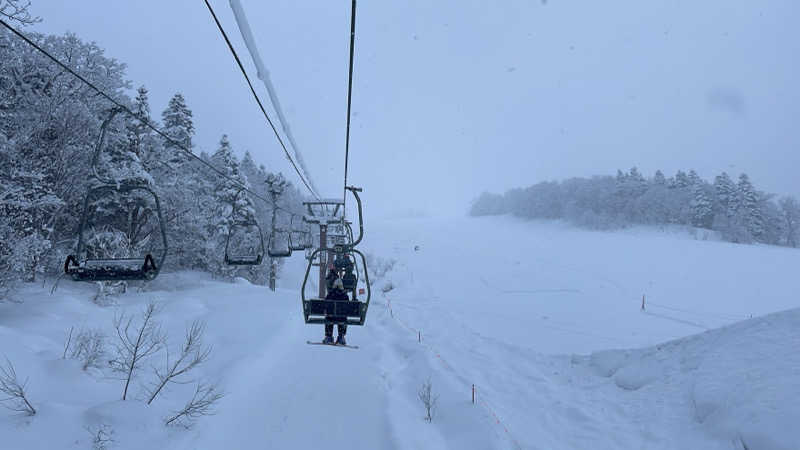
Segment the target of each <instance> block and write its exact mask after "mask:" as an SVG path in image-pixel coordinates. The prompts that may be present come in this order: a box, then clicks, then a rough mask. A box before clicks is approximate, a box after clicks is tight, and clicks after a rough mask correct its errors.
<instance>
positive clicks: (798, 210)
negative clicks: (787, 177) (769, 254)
mask: <svg viewBox="0 0 800 450" xmlns="http://www.w3.org/2000/svg"><path fill="white" fill-rule="evenodd" d="M779 204H780V207H781V216H782V218H783V223H784V225H783V232H784V236H783V239H784V242H785V243H786V245H788V246H790V247H795V248H796V247H797V242H798V232H799V231H800V203H798V201H797V199H795V198H794V197H783V198H781V199H780V202H779Z"/></svg>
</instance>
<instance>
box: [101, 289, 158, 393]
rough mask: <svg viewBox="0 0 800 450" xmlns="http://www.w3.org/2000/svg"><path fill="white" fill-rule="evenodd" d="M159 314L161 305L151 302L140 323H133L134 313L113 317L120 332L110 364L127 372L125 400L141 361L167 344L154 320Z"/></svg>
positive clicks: (115, 327)
mask: <svg viewBox="0 0 800 450" xmlns="http://www.w3.org/2000/svg"><path fill="white" fill-rule="evenodd" d="M157 313H158V307H157V306H156V304H155V303H153V302H151V303H149V304H148V305H147V308H146V309H145V310H144V312H143V313H142V315H141V318H140V321H139V322H140V323H139V324H138V326H133V316H126V315H125V313H122V314H120V315H119V316H115V317H114V329H115V330H116V333H117V343H116V344H115V345H114V349H115V354H116V355H115V357H114V359H112V360H111V361H110V364H111V367H112V368H113V369H114V370H116V371H118V372H122V373H124V374H125V389H124V390H123V391H122V399H123V400H125V399H126V398H127V396H128V387H129V386H130V383H131V379H133V376H134V374H135V372H136V370H137V369H138V368H139V367H140V366H141V364H142V361H143V360H145V359H146V358H148V357H149V356H151V355H153V354H154V353H156V352H158V351H159V350H161V348H162V347H163V346H164V342H165V337H164V334H163V333H162V331H161V326H160V325H159V324H158V323H157V322H155V320H154V317H155V315H156V314H157ZM131 327H133V329H132V328H131Z"/></svg>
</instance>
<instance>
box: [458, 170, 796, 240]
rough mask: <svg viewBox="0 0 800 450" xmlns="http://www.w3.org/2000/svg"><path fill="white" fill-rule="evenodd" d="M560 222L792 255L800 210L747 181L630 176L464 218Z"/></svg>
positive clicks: (591, 181) (482, 209) (542, 191)
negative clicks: (687, 231)
mask: <svg viewBox="0 0 800 450" xmlns="http://www.w3.org/2000/svg"><path fill="white" fill-rule="evenodd" d="M499 214H513V215H515V216H518V217H524V218H530V219H561V220H566V221H568V222H570V223H572V224H575V225H578V226H582V227H586V228H591V229H613V228H622V227H626V226H629V225H634V224H645V225H666V224H678V225H686V226H691V227H697V228H702V229H708V230H714V231H717V232H719V235H720V236H721V237H722V238H723V239H724V240H727V241H730V242H737V243H764V244H772V245H783V246H789V247H797V244H798V241H799V240H800V236H798V228H800V226H799V224H800V203H798V201H797V199H795V198H794V197H791V196H784V197H781V198H777V197H776V196H775V195H773V194H768V193H765V192H763V191H760V190H758V189H756V188H755V186H754V185H753V183H752V182H751V181H750V177H748V176H747V174H745V173H742V174H740V175H739V176H738V178H736V179H733V178H732V177H731V176H730V175H728V174H727V173H726V172H722V173H721V174H719V175H717V176H716V177H715V178H714V179H713V181H706V180H703V179H702V178H700V177H699V176H698V175H697V173H696V172H695V171H694V170H690V171H689V172H688V173H687V172H684V171H682V170H679V171H678V172H677V173H676V174H675V175H674V176H672V177H669V178H667V177H665V176H664V174H663V173H662V172H661V171H660V170H657V171H656V172H655V174H654V175H653V176H652V177H649V178H646V177H645V176H643V175H642V174H641V173H640V172H639V170H638V169H637V168H635V167H634V168H632V169H630V170H629V171H627V172H623V171H621V170H618V171H617V174H616V176H595V177H591V178H571V179H568V180H565V181H561V182H559V181H548V182H541V183H538V184H535V185H533V186H530V187H527V188H522V189H511V190H509V191H507V192H506V193H505V194H502V195H499V194H492V193H489V192H484V193H482V194H481V195H480V196H479V197H478V198H477V199H476V200H474V201H473V203H472V206H471V209H470V215H472V216H487V215H499Z"/></svg>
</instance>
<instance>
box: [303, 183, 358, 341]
mask: <svg viewBox="0 0 800 450" xmlns="http://www.w3.org/2000/svg"><path fill="white" fill-rule="evenodd" d="M347 190H348V191H350V192H352V193H353V196H354V197H355V199H356V203H357V205H358V223H359V235H358V239H356V240H353V239H352V238H351V239H348V242H347V243H346V244H343V245H336V246H334V247H333V248H332V249H330V248H319V249H316V250H314V251H313V252H312V253H311V256H310V258H309V261H308V265H307V266H306V274H305V277H304V278H303V285H302V287H301V289H300V296H301V300H302V302H303V318H304V319H305V322H306V323H309V324H326V325H327V324H340V325H364V322H365V321H366V318H367V310H368V308H369V302H370V298H371V297H372V290H371V287H370V282H369V274H368V273H367V259H366V257H365V256H364V254H363V253H361V252H360V251H359V250H358V249H356V248H355V246H356V245H358V244H359V243H360V242H361V239H362V238H363V237H364V220H363V217H362V207H361V198H360V197H359V196H358V192H361V189H360V188H355V187H350V186H348V187H347ZM339 202H341V201H339ZM309 209H310V208H309ZM341 220H344V219H343V218H342V219H341ZM328 251H331V252H333V254H334V269H335V270H338V268H337V261H338V266H339V267H341V268H342V270H343V271H344V276H343V280H342V284H344V285H345V290H346V291H349V292H351V293H352V298H351V300H327V299H324V298H318V297H317V298H306V292H305V290H306V289H305V288H306V284H307V283H308V276H309V273H310V272H311V267H312V265H313V262H314V259H315V258H316V256H317V255H318V254H319V253H320V252H328ZM356 255H358V256H359V257H360V259H361V264H362V267H363V268H364V278H365V281H366V288H367V297H366V299H364V301H362V300H360V299H359V298H358V297H357V295H356V289H357V285H358V275H357V273H356V270H354V269H355V268H356V267H357V266H356V264H355V262H356V261H357V260H356V258H355V256H356ZM344 278H348V279H347V280H345V279H344Z"/></svg>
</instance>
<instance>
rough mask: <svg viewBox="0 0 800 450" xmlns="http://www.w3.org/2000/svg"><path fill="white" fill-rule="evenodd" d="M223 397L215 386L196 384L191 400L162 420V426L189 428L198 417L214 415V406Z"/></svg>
mask: <svg viewBox="0 0 800 450" xmlns="http://www.w3.org/2000/svg"><path fill="white" fill-rule="evenodd" d="M224 396H225V394H224V393H223V392H221V391H219V389H218V388H217V386H216V385H207V384H203V383H198V384H197V387H196V388H195V391H194V395H193V396H192V398H191V400H189V401H188V402H187V403H186V405H185V406H184V407H183V408H182V409H181V410H180V411H175V412H174V414H173V415H172V416H170V417H167V418H166V419H164V425H180V426H182V427H184V428H191V427H192V425H194V421H195V419H197V418H198V417H202V416H210V415H214V414H215V411H214V405H215V404H216V403H217V402H218V401H219V400H220V399H221V398H222V397H224Z"/></svg>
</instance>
